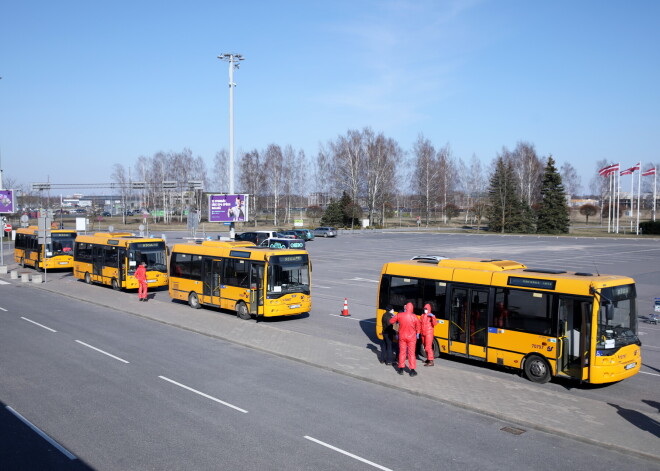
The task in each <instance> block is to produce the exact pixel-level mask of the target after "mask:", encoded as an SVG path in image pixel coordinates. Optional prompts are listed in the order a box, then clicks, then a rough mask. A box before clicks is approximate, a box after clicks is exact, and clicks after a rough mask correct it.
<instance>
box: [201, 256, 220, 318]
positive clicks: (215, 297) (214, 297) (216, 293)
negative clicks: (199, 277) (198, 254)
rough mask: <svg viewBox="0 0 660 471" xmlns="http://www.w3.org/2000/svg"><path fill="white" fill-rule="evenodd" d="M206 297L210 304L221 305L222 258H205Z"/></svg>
mask: <svg viewBox="0 0 660 471" xmlns="http://www.w3.org/2000/svg"><path fill="white" fill-rule="evenodd" d="M203 270H204V275H203V277H204V278H203V280H204V298H205V299H208V301H206V302H208V303H209V304H212V305H214V306H220V291H221V290H220V288H221V285H220V275H221V273H222V260H218V259H211V258H204V268H203Z"/></svg>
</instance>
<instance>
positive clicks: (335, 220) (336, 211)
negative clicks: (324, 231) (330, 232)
mask: <svg viewBox="0 0 660 471" xmlns="http://www.w3.org/2000/svg"><path fill="white" fill-rule="evenodd" d="M343 223H344V212H343V211H342V209H341V203H340V201H337V200H331V201H330V204H328V207H327V208H326V210H325V212H324V213H323V217H322V218H321V225H322V226H342V225H343Z"/></svg>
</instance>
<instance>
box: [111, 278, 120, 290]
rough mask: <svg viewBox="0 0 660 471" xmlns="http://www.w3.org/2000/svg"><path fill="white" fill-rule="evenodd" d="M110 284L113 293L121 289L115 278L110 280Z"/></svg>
mask: <svg viewBox="0 0 660 471" xmlns="http://www.w3.org/2000/svg"><path fill="white" fill-rule="evenodd" d="M110 284H111V285H112V289H114V290H115V291H119V290H120V289H121V287H120V286H119V283H118V282H117V280H116V279H115V278H113V279H112V281H111V282H110Z"/></svg>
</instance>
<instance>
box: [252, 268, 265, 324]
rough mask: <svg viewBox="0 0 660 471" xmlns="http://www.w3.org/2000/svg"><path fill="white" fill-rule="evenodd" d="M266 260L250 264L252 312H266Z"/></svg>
mask: <svg viewBox="0 0 660 471" xmlns="http://www.w3.org/2000/svg"><path fill="white" fill-rule="evenodd" d="M265 268H266V264H265V263H264V262H252V264H251V265H250V314H255V315H259V314H263V313H264V273H265Z"/></svg>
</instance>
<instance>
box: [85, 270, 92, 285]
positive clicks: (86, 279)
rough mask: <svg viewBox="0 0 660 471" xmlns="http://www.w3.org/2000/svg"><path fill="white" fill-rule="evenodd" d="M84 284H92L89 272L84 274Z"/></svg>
mask: <svg viewBox="0 0 660 471" xmlns="http://www.w3.org/2000/svg"><path fill="white" fill-rule="evenodd" d="M85 283H87V284H88V285H91V284H92V277H91V275H90V274H89V272H85Z"/></svg>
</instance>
